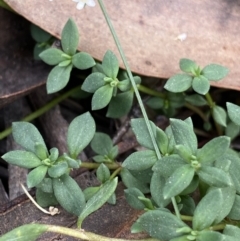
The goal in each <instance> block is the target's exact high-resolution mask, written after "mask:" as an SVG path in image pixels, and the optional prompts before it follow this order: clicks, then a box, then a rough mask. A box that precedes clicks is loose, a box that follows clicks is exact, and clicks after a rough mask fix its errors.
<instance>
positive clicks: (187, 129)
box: [170, 118, 198, 154]
mask: <svg viewBox="0 0 240 241" xmlns="http://www.w3.org/2000/svg"><path fill="white" fill-rule="evenodd" d="M188 119H189V120H191V119H190V118H188ZM188 119H186V120H188ZM186 120H185V121H182V120H178V119H170V123H171V129H172V133H173V136H174V139H175V142H176V144H177V145H183V146H186V147H188V148H189V149H190V150H191V152H192V154H195V152H196V150H197V147H198V142H197V137H196V135H195V133H194V131H193V127H192V126H191V125H189V123H187V122H186Z"/></svg>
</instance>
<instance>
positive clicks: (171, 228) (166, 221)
mask: <svg viewBox="0 0 240 241" xmlns="http://www.w3.org/2000/svg"><path fill="white" fill-rule="evenodd" d="M137 223H138V224H140V226H141V227H142V229H143V230H145V231H146V232H147V233H148V234H149V235H150V236H151V237H153V238H157V239H159V240H171V239H173V238H176V237H179V236H182V235H183V234H182V233H181V232H177V230H178V229H180V228H183V227H188V226H187V225H186V224H185V223H184V222H183V221H181V220H180V219H178V218H177V217H176V216H175V215H173V214H171V213H170V212H168V211H165V210H154V211H148V212H146V213H144V214H143V215H142V216H141V217H140V218H139V219H138V220H137Z"/></svg>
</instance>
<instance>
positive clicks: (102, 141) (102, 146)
mask: <svg viewBox="0 0 240 241" xmlns="http://www.w3.org/2000/svg"><path fill="white" fill-rule="evenodd" d="M91 148H92V149H93V151H94V152H95V153H97V154H98V155H97V156H94V157H93V160H94V161H95V162H106V163H107V162H109V163H110V162H114V161H115V160H114V159H115V158H116V157H117V155H118V146H117V145H116V146H113V143H112V140H111V138H110V137H109V136H108V135H106V134H104V133H100V132H96V133H95V135H94V137H93V139H92V141H91Z"/></svg>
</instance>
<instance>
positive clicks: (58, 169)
mask: <svg viewBox="0 0 240 241" xmlns="http://www.w3.org/2000/svg"><path fill="white" fill-rule="evenodd" d="M67 171H68V164H67V163H66V162H60V163H57V164H56V165H53V166H52V167H50V168H49V169H48V175H49V176H50V177H52V178H57V177H60V176H62V175H63V174H65V173H67Z"/></svg>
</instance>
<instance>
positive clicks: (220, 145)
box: [197, 136, 230, 165]
mask: <svg viewBox="0 0 240 241" xmlns="http://www.w3.org/2000/svg"><path fill="white" fill-rule="evenodd" d="M229 145H230V138H229V137H227V136H220V137H216V138H214V139H212V140H211V141H209V142H208V143H207V144H205V145H204V146H203V147H202V148H201V149H199V150H198V152H197V159H198V161H199V162H201V163H202V164H207V165H211V164H212V163H213V162H214V161H215V160H217V159H218V158H219V157H221V156H223V155H224V154H225V152H226V151H227V150H228V148H229Z"/></svg>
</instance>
